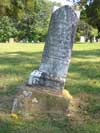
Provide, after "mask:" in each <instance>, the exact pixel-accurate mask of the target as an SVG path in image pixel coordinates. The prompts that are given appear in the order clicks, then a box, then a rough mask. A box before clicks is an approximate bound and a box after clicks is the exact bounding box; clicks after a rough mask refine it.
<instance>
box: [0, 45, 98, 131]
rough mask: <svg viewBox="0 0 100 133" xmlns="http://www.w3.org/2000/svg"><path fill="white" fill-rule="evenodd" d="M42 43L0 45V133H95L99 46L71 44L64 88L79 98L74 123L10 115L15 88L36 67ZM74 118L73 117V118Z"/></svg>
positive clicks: (66, 120)
mask: <svg viewBox="0 0 100 133" xmlns="http://www.w3.org/2000/svg"><path fill="white" fill-rule="evenodd" d="M43 47H44V44H42V43H41V44H0V133H99V132H100V44H99V43H94V44H90V43H87V44H75V45H74V49H73V54H72V60H71V64H70V67H69V73H68V76H67V80H66V84H65V89H67V90H68V91H69V92H70V93H71V94H72V95H73V96H74V97H76V98H78V99H79V102H80V106H79V118H78V119H77V120H74V119H70V118H68V117H64V116H63V115H62V116H61V117H60V118H58V116H56V114H55V116H54V117H53V116H50V115H45V114H44V116H43V117H42V118H38V119H36V118H35V119H33V120H24V119H23V118H21V117H20V116H18V115H14V116H11V108H12V101H13V99H14V96H15V95H16V91H17V89H16V87H17V86H18V85H20V84H22V83H23V82H25V81H26V80H27V78H28V77H29V74H30V73H31V71H32V70H34V69H37V68H38V67H39V64H40V61H41V57H42V51H43ZM76 117H77V116H76Z"/></svg>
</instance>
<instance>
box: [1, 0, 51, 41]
mask: <svg viewBox="0 0 100 133" xmlns="http://www.w3.org/2000/svg"><path fill="white" fill-rule="evenodd" d="M52 6H53V4H52V3H51V2H49V1H47V0H17V1H15V0H8V1H7V0H4V1H3V2H1V0H0V7H1V9H0V11H1V13H0V16H8V18H9V19H11V20H12V22H13V23H14V24H13V25H15V28H16V29H17V31H18V36H17V40H18V41H20V40H27V41H32V40H34V41H37V40H39V41H44V38H45V36H46V34H47V30H48V25H49V20H50V16H51V8H52ZM0 38H1V37H0ZM7 39H8V38H7ZM1 40H2V39H1Z"/></svg>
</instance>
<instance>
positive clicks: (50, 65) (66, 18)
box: [27, 6, 78, 90]
mask: <svg viewBox="0 0 100 133" xmlns="http://www.w3.org/2000/svg"><path fill="white" fill-rule="evenodd" d="M77 21H78V17H77V15H76V13H75V11H74V10H73V9H72V8H71V7H69V6H63V7H61V8H59V9H57V10H56V11H55V12H54V13H53V15H52V17H51V22H50V26H49V31H48V35H47V38H46V42H45V47H44V52H43V56H42V62H41V64H40V67H39V70H35V71H33V72H32V73H31V75H30V77H29V80H28V83H27V84H28V85H30V86H34V85H40V86H48V87H51V88H54V89H58V90H62V89H63V88H64V83H65V78H66V75H67V73H68V67H69V63H70V58H71V52H72V47H73V42H74V38H75V31H76V27H77Z"/></svg>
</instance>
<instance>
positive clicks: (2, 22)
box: [0, 16, 17, 42]
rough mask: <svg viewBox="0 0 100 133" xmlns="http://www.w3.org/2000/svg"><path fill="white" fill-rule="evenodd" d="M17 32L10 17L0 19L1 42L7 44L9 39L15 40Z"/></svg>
mask: <svg viewBox="0 0 100 133" xmlns="http://www.w3.org/2000/svg"><path fill="white" fill-rule="evenodd" d="M16 36H17V30H16V28H15V26H14V24H13V23H12V21H11V20H10V18H9V17H8V16H2V17H1V18H0V42H6V41H8V40H9V38H11V37H12V38H15V37H16Z"/></svg>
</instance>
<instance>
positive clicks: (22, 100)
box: [12, 85, 73, 118]
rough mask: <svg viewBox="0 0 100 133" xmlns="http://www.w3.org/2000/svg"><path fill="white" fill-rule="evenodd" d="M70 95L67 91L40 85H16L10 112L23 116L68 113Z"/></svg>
mask: <svg viewBox="0 0 100 133" xmlns="http://www.w3.org/2000/svg"><path fill="white" fill-rule="evenodd" d="M72 100H73V98H72V96H71V95H70V94H69V93H68V91H66V90H63V92H60V91H58V90H53V89H52V90H51V88H42V87H35V86H34V87H29V86H25V85H23V86H20V87H18V93H17V95H16V98H15V99H14V102H13V107H12V113H15V114H19V115H21V116H23V117H24V118H25V117H27V118H29V117H34V116H35V115H40V114H46V113H48V114H53V113H55V114H64V115H66V114H68V109H69V105H70V103H71V101H72Z"/></svg>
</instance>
